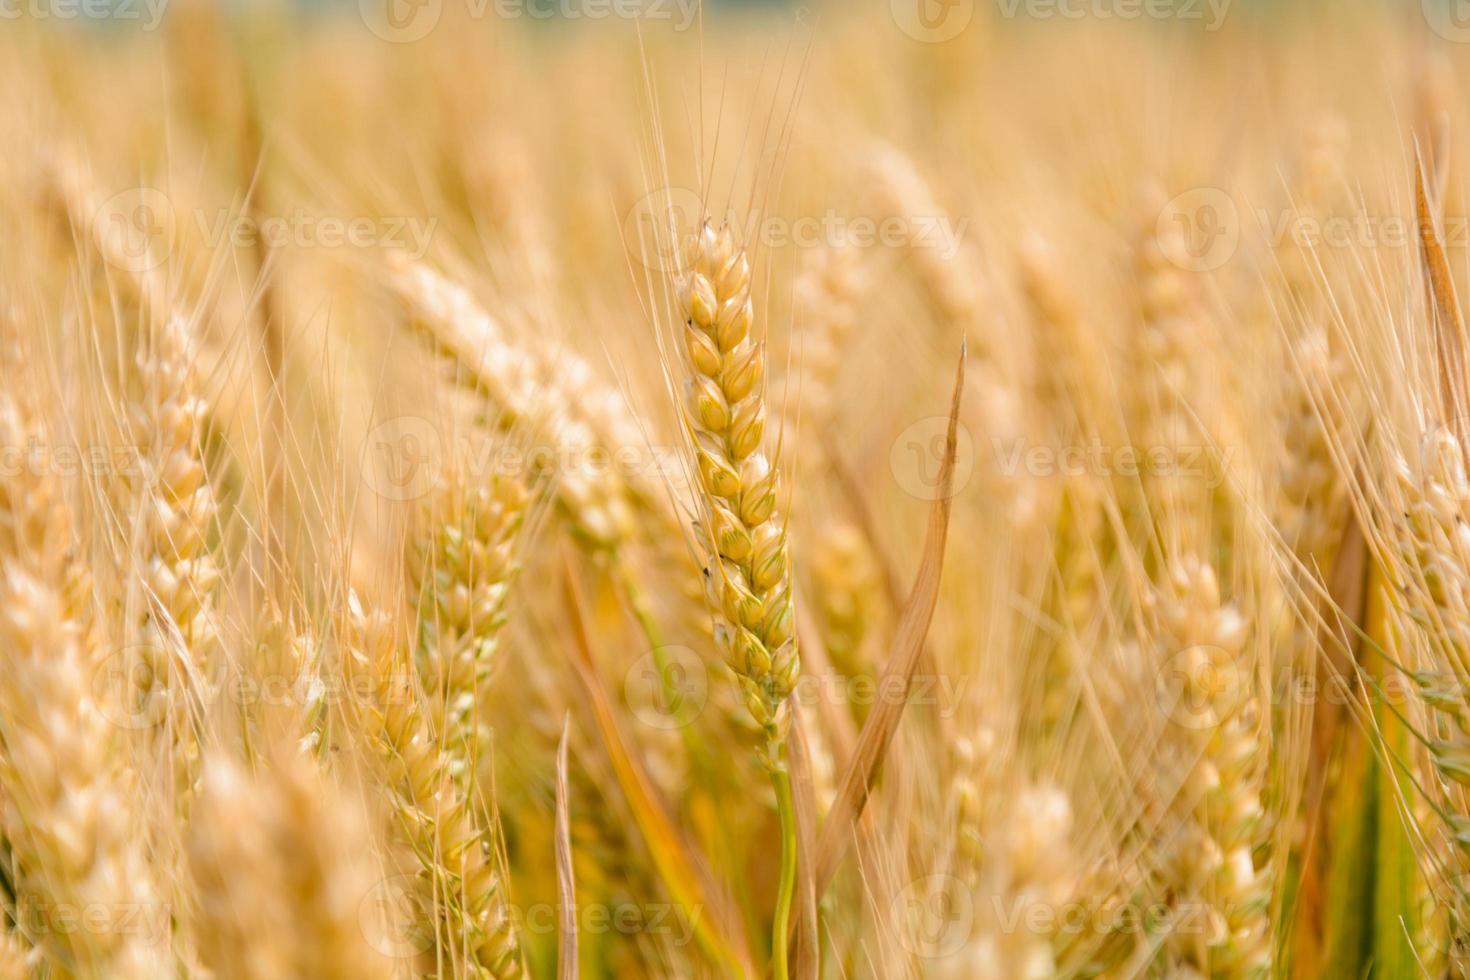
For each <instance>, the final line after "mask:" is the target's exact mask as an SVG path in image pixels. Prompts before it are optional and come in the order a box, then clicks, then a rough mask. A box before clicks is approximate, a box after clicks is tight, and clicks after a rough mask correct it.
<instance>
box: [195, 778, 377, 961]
mask: <svg viewBox="0 0 1470 980" xmlns="http://www.w3.org/2000/svg"><path fill="white" fill-rule="evenodd" d="M202 781H203V784H204V785H203V789H202V791H201V794H200V806H199V808H198V812H197V813H196V815H195V819H194V820H193V823H192V826H191V828H190V836H189V842H188V853H189V866H190V870H191V874H192V876H193V880H194V881H195V882H196V887H197V892H196V894H197V903H198V911H197V915H196V917H195V919H194V923H193V925H194V934H195V935H196V937H197V943H198V946H199V950H200V957H201V959H202V960H203V962H204V964H205V966H207V967H208V968H209V969H210V970H211V971H212V973H213V975H214V976H216V977H219V978H220V980H272V978H275V977H321V978H324V980H374V978H382V980H386V978H387V977H389V976H390V975H391V972H390V970H389V964H390V961H389V960H388V959H387V958H386V957H385V956H383V955H382V954H381V953H380V952H378V951H377V950H374V949H372V948H370V947H369V945H368V941H367V937H366V936H365V934H364V929H363V922H362V919H363V914H362V913H363V907H364V905H365V903H366V902H367V901H368V900H370V899H371V897H372V894H373V885H374V878H373V873H372V870H371V867H370V865H369V864H368V863H367V862H366V857H367V855H368V854H369V853H370V848H371V846H372V840H371V837H370V835H369V833H368V829H367V827H366V825H365V824H364V822H363V820H362V818H361V815H360V814H359V813H358V812H356V811H355V810H354V809H353V808H352V807H351V806H350V805H349V804H348V802H347V800H346V799H345V798H343V797H342V795H341V794H340V793H338V792H337V791H336V790H335V788H334V787H332V786H330V785H329V784H327V783H326V781H325V780H324V779H323V778H322V777H321V776H320V775H318V774H316V773H314V772H313V771H312V769H310V768H308V767H306V766H305V765H303V764H302V762H301V760H299V759H298V760H290V759H287V760H286V763H285V765H284V766H282V767H281V768H270V769H268V770H267V771H266V772H264V773H263V774H261V775H259V776H257V777H255V778H250V777H248V776H247V775H246V774H245V773H244V772H243V771H241V769H240V768H239V766H238V764H236V763H235V762H234V761H233V760H231V759H230V758H228V757H227V756H219V757H213V756H211V757H206V760H205V764H204V777H203V780H202Z"/></svg>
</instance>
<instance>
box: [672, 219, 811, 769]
mask: <svg viewBox="0 0 1470 980" xmlns="http://www.w3.org/2000/svg"><path fill="white" fill-rule="evenodd" d="M680 306H681V310H682V313H683V319H684V328H683V333H684V349H685V352H686V354H687V364H688V367H689V371H690V376H689V382H688V390H687V398H686V405H685V414H684V417H685V421H686V422H687V424H688V427H689V431H690V436H691V438H692V440H693V444H694V454H695V459H696V465H697V468H698V476H699V484H700V489H701V490H702V491H703V504H704V511H705V518H706V527H705V529H704V530H705V532H706V537H707V542H706V543H707V545H708V547H709V552H710V553H709V556H708V558H709V568H708V569H707V571H706V576H707V586H708V591H709V600H710V604H711V608H712V610H713V611H714V612H715V616H716V624H715V635H716V638H717V640H718V641H719V643H720V646H721V648H722V649H723V650H724V653H725V659H726V662H727V663H728V664H729V665H730V667H731V669H732V670H734V672H735V675H736V677H737V678H738V679H739V682H740V687H741V690H742V692H743V693H744V697H745V705H746V708H747V709H748V710H749V711H750V714H751V716H752V717H753V718H754V719H755V721H756V723H757V724H758V725H760V726H761V727H762V728H763V729H764V730H765V732H766V738H767V748H766V750H765V754H764V758H765V761H766V763H767V765H770V766H772V767H775V766H777V765H778V764H779V762H778V758H779V757H778V756H774V755H772V754H770V753H771V752H772V751H773V750H779V747H780V745H781V743H782V742H783V741H784V739H785V726H786V724H787V721H788V715H787V711H786V699H787V698H788V697H789V696H790V695H791V692H792V690H793V689H794V687H795V686H796V680H797V677H798V675H799V673H800V670H801V662H800V660H799V659H798V657H797V651H796V640H795V636H794V620H795V612H794V609H793V607H792V598H791V570H790V564H789V560H788V557H787V540H786V526H785V524H784V523H783V522H782V520H781V517H780V515H779V514H778V513H777V511H776V504H777V497H778V482H777V473H776V469H775V468H774V467H773V466H772V465H771V462H770V460H769V459H767V457H766V456H765V454H764V453H762V452H761V443H762V441H763V437H764V435H765V424H766V406H765V400H764V398H763V396H762V389H761V380H762V375H763V372H764V369H765V362H764V351H763V350H762V347H761V345H759V344H757V343H756V342H755V340H754V339H753V338H752V337H751V336H750V332H751V326H752V321H753V319H754V306H753V304H752V300H751V295H750V263H749V260H748V259H747V258H746V255H745V250H744V249H743V248H740V247H738V246H737V245H736V244H735V242H734V240H733V238H732V237H731V235H730V232H729V230H728V229H725V230H723V231H721V232H718V233H717V232H716V231H715V230H714V228H713V227H711V226H710V225H709V224H705V225H704V227H703V229H702V231H701V233H700V235H699V237H698V239H697V240H696V244H695V247H694V256H693V266H692V269H691V271H690V272H689V274H688V275H687V276H686V277H685V280H684V282H683V283H682V284H681V289H680Z"/></svg>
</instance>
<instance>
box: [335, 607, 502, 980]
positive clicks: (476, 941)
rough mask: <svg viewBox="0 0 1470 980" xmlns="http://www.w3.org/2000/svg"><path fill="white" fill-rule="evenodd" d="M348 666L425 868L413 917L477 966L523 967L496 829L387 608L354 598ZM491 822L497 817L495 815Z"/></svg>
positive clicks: (372, 746)
mask: <svg viewBox="0 0 1470 980" xmlns="http://www.w3.org/2000/svg"><path fill="white" fill-rule="evenodd" d="M349 605H350V609H349V619H348V623H347V637H346V640H347V644H346V649H345V650H344V662H343V664H342V667H343V670H344V671H345V673H346V676H347V680H348V683H349V685H350V689H351V690H352V691H353V692H354V695H356V696H357V700H355V701H354V703H353V704H352V705H350V708H351V718H350V723H351V725H352V728H353V730H354V731H355V732H356V733H357V734H358V735H359V736H360V737H361V738H363V739H364V741H365V742H366V746H367V748H368V749H369V751H370V752H371V754H372V755H374V756H376V758H377V760H378V763H379V772H380V773H381V775H382V778H383V780H384V782H385V785H386V788H387V789H388V791H389V793H390V796H391V805H392V810H393V815H394V826H395V829H396V831H397V835H398V838H399V839H400V840H401V841H402V843H403V844H405V845H406V846H407V847H408V848H409V849H410V850H411V851H412V853H413V856H414V859H415V862H416V865H417V868H418V871H417V874H416V876H415V881H416V885H417V891H416V894H415V899H416V903H417V904H416V910H415V911H416V917H417V924H418V928H419V930H420V931H421V933H422V935H423V936H424V937H425V939H426V940H429V941H430V942H431V943H433V942H437V943H439V944H441V946H442V948H444V949H447V950H449V951H451V952H452V954H453V955H456V956H463V959H464V967H465V968H466V969H467V970H469V971H471V972H472V973H473V975H475V976H480V977H493V978H495V980H506V978H509V977H518V976H520V975H521V973H522V968H521V959H520V951H519V949H518V947H517V944H516V938H515V933H514V931H513V924H512V922H511V921H510V919H509V907H508V904H507V900H506V896H505V889H504V882H503V880H502V876H501V871H500V868H499V867H498V862H497V859H498V848H497V847H496V841H495V836H494V835H493V834H492V833H491V832H490V831H488V830H485V829H482V827H481V826H480V822H479V821H477V820H476V819H475V813H474V809H473V808H474V805H475V801H473V800H471V799H469V798H468V797H466V796H465V795H464V793H463V792H461V790H460V789H459V787H458V785H457V784H456V782H455V779H454V778H453V774H452V773H451V772H450V769H449V767H448V765H447V763H446V760H445V759H444V757H443V754H442V753H441V751H440V745H439V742H438V740H437V739H436V738H435V737H434V733H433V732H432V731H431V730H430V728H429V725H428V723H427V721H426V720H425V718H424V715H423V712H422V711H421V709H420V707H419V701H418V696H417V693H416V691H415V685H414V681H413V668H412V665H411V663H410V660H409V658H408V657H407V656H406V655H405V653H404V652H403V651H402V650H401V649H400V646H399V643H398V641H397V639H396V637H395V636H394V633H393V627H392V623H391V621H390V620H389V619H388V617H387V616H386V615H384V614H382V613H380V612H373V613H368V612H364V610H363V608H362V606H361V604H360V603H359V602H358V600H357V598H356V597H355V596H353V597H352V598H351V600H350V604H349ZM491 824H492V826H493V821H491Z"/></svg>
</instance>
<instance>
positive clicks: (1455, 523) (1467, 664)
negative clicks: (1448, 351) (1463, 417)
mask: <svg viewBox="0 0 1470 980" xmlns="http://www.w3.org/2000/svg"><path fill="white" fill-rule="evenodd" d="M1421 457H1422V458H1421V459H1420V461H1419V465H1418V466H1417V467H1416V466H1412V465H1410V463H1409V462H1408V461H1407V460H1399V461H1398V465H1397V467H1396V480H1395V482H1396V488H1395V489H1396V490H1397V491H1398V494H1397V496H1395V497H1391V498H1390V500H1396V501H1398V502H1399V505H1400V507H1401V508H1402V513H1403V515H1404V516H1403V520H1402V521H1400V522H1395V524H1394V525H1393V526H1392V527H1391V528H1390V530H1391V531H1396V532H1397V534H1398V540H1397V541H1395V542H1393V543H1394V545H1395V546H1396V549H1395V551H1396V553H1395V554H1394V558H1395V559H1396V560H1394V561H1392V562H1391V563H1390V564H1391V567H1392V568H1393V577H1394V585H1395V587H1396V589H1397V590H1398V592H1399V593H1400V594H1401V595H1402V596H1403V601H1402V611H1401V612H1399V613H1398V614H1397V615H1396V616H1395V632H1396V634H1397V637H1398V639H1399V642H1400V643H1401V644H1402V646H1403V654H1402V655H1403V656H1404V657H1405V659H1406V660H1407V661H1408V663H1407V665H1406V666H1407V668H1408V669H1409V670H1410V671H1411V673H1410V677H1411V679H1412V681H1413V690H1414V691H1415V693H1416V695H1417V698H1418V701H1419V703H1420V705H1421V706H1422V710H1421V711H1420V712H1419V714H1418V717H1417V718H1416V719H1415V720H1416V722H1417V724H1418V727H1419V729H1420V731H1421V734H1422V737H1423V739H1424V741H1425V744H1426V753H1427V758H1428V765H1427V767H1425V768H1426V769H1427V771H1426V772H1425V773H1424V776H1423V781H1424V784H1425V785H1426V786H1427V787H1430V789H1431V793H1430V799H1431V800H1432V813H1433V818H1432V820H1430V821H1429V822H1427V823H1426V824H1425V826H1424V828H1423V831H1422V832H1423V833H1424V834H1425V836H1426V838H1427V840H1428V842H1429V853H1428V854H1426V855H1425V856H1424V861H1425V863H1426V864H1428V865H1429V871H1430V873H1431V879H1432V880H1434V881H1437V882H1438V883H1439V885H1438V887H1437V888H1436V892H1437V896H1438V897H1439V898H1440V901H1441V902H1442V904H1443V906H1444V908H1445V910H1446V911H1447V913H1448V916H1449V920H1450V921H1449V928H1450V930H1451V934H1452V936H1453V937H1454V938H1455V941H1456V942H1457V943H1458V944H1461V945H1463V943H1464V941H1465V937H1466V936H1470V888H1467V887H1466V881H1467V879H1466V877H1465V875H1466V873H1467V872H1470V792H1467V787H1470V737H1467V735H1466V734H1465V733H1466V729H1467V725H1470V698H1467V696H1466V692H1467V691H1470V573H1467V571H1466V569H1467V568H1470V532H1467V528H1470V524H1467V522H1466V519H1465V512H1466V505H1465V501H1466V499H1467V490H1470V483H1467V482H1466V480H1467V472H1466V467H1465V459H1464V451H1463V448H1462V447H1461V445H1460V441H1459V439H1458V438H1457V437H1456V436H1455V435H1454V434H1453V433H1452V432H1450V430H1449V429H1448V428H1445V427H1443V426H1436V427H1434V428H1432V429H1430V430H1429V431H1428V432H1427V433H1426V434H1425V437H1424V444H1423V447H1422V450H1421ZM1431 828H1432V831H1431ZM1459 968H1460V969H1463V963H1461V964H1460V966H1459Z"/></svg>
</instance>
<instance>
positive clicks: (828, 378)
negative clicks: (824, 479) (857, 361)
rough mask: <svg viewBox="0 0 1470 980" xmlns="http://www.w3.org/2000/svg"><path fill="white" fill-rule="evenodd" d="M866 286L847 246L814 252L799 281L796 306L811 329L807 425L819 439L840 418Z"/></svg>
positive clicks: (805, 374) (806, 355) (804, 355)
mask: <svg viewBox="0 0 1470 980" xmlns="http://www.w3.org/2000/svg"><path fill="white" fill-rule="evenodd" d="M864 285H865V284H864V274H863V270H862V268H861V266H860V265H859V257H858V255H857V252H856V250H855V249H853V248H851V247H842V246H833V247H828V248H823V249H819V250H817V251H815V252H813V253H812V257H811V258H810V259H809V261H808V262H807V265H806V267H805V268H804V269H803V270H802V274H801V277H800V278H799V279H798V280H797V282H796V302H797V305H798V308H799V311H800V316H801V318H802V320H803V322H804V323H805V325H806V331H807V333H806V338H805V340H804V342H803V345H802V352H801V367H802V375H801V385H802V400H803V402H804V403H805V405H806V411H807V412H808V419H807V424H809V425H811V426H812V429H813V431H815V432H816V433H817V434H818V437H819V438H820V437H821V436H822V435H823V434H825V433H826V432H827V430H828V429H829V428H830V427H831V425H832V422H833V419H834V417H835V409H836V403H835V401H834V398H835V392H834V388H835V386H836V383H837V378H838V376H839V374H840V372H841V369H842V366H843V360H844V358H845V357H846V356H847V354H848V345H849V344H851V343H852V341H853V339H854V338H853V331H854V330H855V328H856V327H857V301H858V299H859V297H860V295H861V293H862V291H863V288H864Z"/></svg>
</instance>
